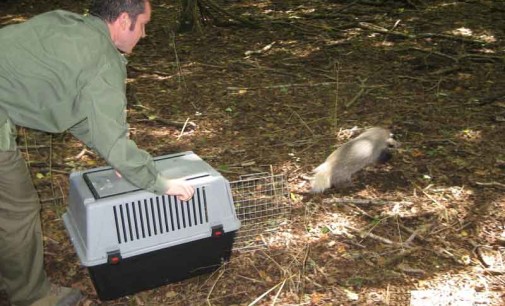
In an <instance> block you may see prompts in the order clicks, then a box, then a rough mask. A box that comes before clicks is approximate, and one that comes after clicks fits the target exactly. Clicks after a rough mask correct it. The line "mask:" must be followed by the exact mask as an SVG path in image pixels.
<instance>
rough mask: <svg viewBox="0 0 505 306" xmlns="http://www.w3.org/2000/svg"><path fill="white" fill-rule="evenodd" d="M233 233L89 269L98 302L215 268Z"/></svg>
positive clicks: (226, 255)
mask: <svg viewBox="0 0 505 306" xmlns="http://www.w3.org/2000/svg"><path fill="white" fill-rule="evenodd" d="M234 237H235V232H230V233H225V234H223V235H222V236H221V237H217V238H215V237H209V238H205V239H201V240H196V241H192V242H190V243H186V244H181V245H176V246H172V247H169V248H166V249H161V250H158V251H154V252H150V253H145V254H141V255H138V256H134V257H129V258H125V259H123V260H122V261H121V262H120V263H119V264H116V265H112V264H108V263H106V264H102V265H98V266H92V267H88V270H89V273H90V276H91V280H92V281H93V284H94V286H95V289H96V292H97V294H98V297H99V298H100V299H101V300H113V299H117V298H120V297H122V296H125V295H131V294H134V293H137V292H139V291H143V290H148V289H153V288H156V287H159V286H162V285H165V284H169V283H173V282H177V281H181V280H183V279H187V278H190V277H193V276H197V275H201V274H204V273H208V272H212V271H214V270H216V269H218V268H219V267H220V266H221V264H222V263H223V261H228V260H229V259H230V255H231V249H232V246H233V240H234Z"/></svg>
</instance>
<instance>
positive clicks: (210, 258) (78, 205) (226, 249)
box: [63, 152, 240, 300]
mask: <svg viewBox="0 0 505 306" xmlns="http://www.w3.org/2000/svg"><path fill="white" fill-rule="evenodd" d="M155 164H156V167H157V168H158V169H159V170H160V171H161V173H163V174H165V175H166V176H168V177H182V178H185V179H186V180H187V181H189V182H191V184H192V186H194V188H195V195H194V196H193V198H192V199H191V200H189V201H188V202H182V201H179V200H178V199H177V198H176V197H174V196H168V195H162V196H158V195H155V194H153V193H150V192H147V191H144V190H140V189H139V188H137V187H135V186H133V185H131V184H130V183H128V182H127V181H126V180H125V179H121V178H118V177H117V176H116V174H115V171H114V170H113V169H112V168H110V167H102V168H96V169H92V170H87V171H82V172H75V173H72V174H71V175H70V190H69V203H68V209H67V212H66V213H65V214H64V215H63V220H64V223H65V227H66V229H67V231H68V233H69V236H70V239H71V241H72V243H73V245H74V247H75V250H76V252H77V255H78V256H79V259H80V261H81V263H82V264H83V265H84V266H86V267H87V268H88V270H89V273H90V276H91V279H92V281H93V284H94V286H95V289H96V291H97V294H98V296H99V298H100V299H102V300H110V299H115V298H118V297H121V296H125V295H129V294H133V293H136V292H138V291H141V290H145V289H150V288H155V287H158V286H160V285H163V284H167V283H171V282H175V281H179V280H182V279H185V278H189V277H192V276H196V275H199V274H203V273H207V272H210V271H213V270H215V269H217V268H218V267H220V265H221V264H222V262H223V261H226V260H228V259H229V258H230V255H231V250H232V247H233V241H234V237H235V233H236V231H237V230H238V229H239V227H240V221H239V220H238V219H237V216H236V213H235V209H234V205H233V200H232V194H231V189H230V185H229V182H228V181H227V180H226V179H225V178H224V177H223V176H221V175H220V174H219V173H218V172H217V171H216V170H214V169H213V168H212V167H211V166H210V165H208V164H207V163H205V162H204V161H203V160H202V159H201V158H199V157H198V156H197V155H196V154H194V153H192V152H185V153H180V154H173V155H167V156H161V157H157V158H155Z"/></svg>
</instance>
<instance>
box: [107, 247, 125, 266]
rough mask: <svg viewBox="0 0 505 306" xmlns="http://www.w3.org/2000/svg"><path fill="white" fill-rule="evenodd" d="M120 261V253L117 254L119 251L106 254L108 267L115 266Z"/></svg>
mask: <svg viewBox="0 0 505 306" xmlns="http://www.w3.org/2000/svg"><path fill="white" fill-rule="evenodd" d="M122 259H123V257H121V252H119V250H115V251H111V252H107V263H108V264H109V265H117V264H119V263H120V262H121V260H122Z"/></svg>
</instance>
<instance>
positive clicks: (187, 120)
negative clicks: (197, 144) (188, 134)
mask: <svg viewBox="0 0 505 306" xmlns="http://www.w3.org/2000/svg"><path fill="white" fill-rule="evenodd" d="M188 122H189V117H188V118H187V119H186V122H184V125H183V126H182V129H181V133H180V134H179V136H178V137H177V140H179V139H181V137H182V135H183V134H184V130H185V129H186V126H187V125H188Z"/></svg>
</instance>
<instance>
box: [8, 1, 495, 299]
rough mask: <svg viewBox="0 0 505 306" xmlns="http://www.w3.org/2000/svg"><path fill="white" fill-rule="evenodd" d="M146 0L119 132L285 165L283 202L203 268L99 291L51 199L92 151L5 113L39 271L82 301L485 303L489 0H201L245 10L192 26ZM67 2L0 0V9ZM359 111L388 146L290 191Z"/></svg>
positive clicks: (491, 227) (155, 149)
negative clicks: (347, 177) (377, 160)
mask: <svg viewBox="0 0 505 306" xmlns="http://www.w3.org/2000/svg"><path fill="white" fill-rule="evenodd" d="M152 2H153V9H154V13H153V16H152V22H151V23H150V24H149V25H148V29H147V31H148V37H147V38H146V39H144V40H142V41H141V42H140V43H139V45H138V46H137V48H136V49H135V51H134V54H132V55H131V56H129V58H128V59H129V64H128V68H129V80H128V81H129V83H128V85H129V90H128V96H129V99H130V101H129V102H130V104H131V105H130V109H129V122H130V125H131V128H132V133H131V135H132V138H133V139H134V140H135V141H136V142H137V143H138V144H139V146H140V147H141V148H144V149H146V150H147V151H149V152H150V153H152V154H153V155H164V154H168V153H173V152H179V151H186V150H192V151H194V152H195V153H197V154H198V155H199V156H201V157H202V158H203V159H205V160H206V161H207V162H208V163H209V164H211V165H212V166H213V167H214V168H216V169H218V170H219V171H221V173H222V174H223V175H224V176H225V177H227V178H228V179H230V180H236V179H237V178H238V177H239V175H243V174H250V173H255V172H272V173H276V174H285V175H286V177H287V184H288V187H289V191H290V193H289V199H290V200H291V205H292V207H291V208H292V209H291V215H290V217H289V218H288V219H286V220H284V222H282V223H281V224H280V225H279V227H278V228H277V230H276V232H275V234H274V235H273V236H272V237H271V238H270V240H269V243H267V245H266V246H265V247H263V248H258V249H256V250H253V251H249V252H240V251H236V252H234V254H233V256H232V258H231V260H230V262H229V263H227V264H225V265H224V266H223V267H222V268H220V269H219V270H217V271H216V272H215V273H213V274H211V275H203V276H199V277H195V278H192V279H189V280H185V281H182V282H179V283H175V284H170V285H166V286H162V287H160V288H157V289H154V290H148V291H144V292H140V293H138V294H135V295H134V296H129V297H124V298H121V299H118V300H114V301H109V302H101V301H100V300H99V299H98V297H97V295H96V293H95V291H94V288H93V284H92V283H91V280H90V277H89V274H88V272H87V270H86V268H85V267H82V266H81V265H80V263H79V260H78V258H77V256H76V254H75V252H74V249H73V247H72V245H71V243H70V241H69V239H68V236H67V234H66V232H65V229H64V226H63V222H62V219H61V215H62V213H63V212H64V211H65V205H66V203H65V202H66V197H67V191H68V174H69V173H70V172H71V171H73V170H78V169H87V168H93V167H96V166H99V165H103V164H104V162H103V160H102V159H100V158H99V157H97V156H96V155H94V154H93V153H91V152H89V151H86V150H83V149H84V147H83V146H82V145H81V144H80V143H79V142H77V141H76V140H75V139H74V138H72V136H70V135H68V134H64V135H52V136H50V135H46V134H42V133H36V132H33V131H27V130H24V129H20V136H21V137H20V146H21V147H22V149H23V152H24V154H25V156H26V157H27V159H28V160H29V161H30V164H31V169H32V171H33V175H34V181H35V183H36V186H37V188H38V190H39V191H40V194H41V199H42V202H43V210H42V219H43V226H44V240H45V243H46V249H45V250H46V253H45V258H46V267H47V273H48V274H49V276H50V277H51V279H52V280H53V281H54V282H56V283H59V284H63V285H66V286H74V287H78V288H80V289H82V290H83V291H84V292H85V293H86V295H87V299H86V300H85V301H83V303H82V305H96V304H100V305H503V301H504V300H505V289H504V288H505V262H504V256H505V196H504V190H505V142H504V136H503V135H504V134H505V42H504V39H505V4H504V3H503V1H485V0H466V1H445V0H444V1H428V0H423V1H421V0H415V1H414V0H411V1H343V0H342V1H338V0H333V1H330V0H327V1H323V0H305V1H301V0H300V1H281V0H271V1H251V0H243V1H240V0H237V1H219V0H217V3H219V4H220V6H221V8H223V9H226V10H227V11H228V12H229V13H231V14H232V15H233V16H240V17H241V18H246V19H247V20H251V21H253V22H254V23H256V24H257V25H258V27H256V28H255V27H251V26H249V27H247V26H243V24H236V23H227V24H226V25H222V26H217V25H216V22H221V23H224V21H229V20H224V19H225V17H223V16H224V15H222V14H221V15H215V16H218V18H216V19H214V20H212V19H207V24H206V25H205V26H204V27H203V32H202V33H175V32H174V30H175V26H176V21H177V16H178V13H179V10H180V8H179V7H178V6H177V5H176V4H177V1H166V0H153V1H152ZM85 7H86V1H71V0H37V1H35V0H19V1H14V0H10V1H3V2H0V25H7V24H11V23H16V22H20V21H22V20H25V19H26V18H29V17H31V16H33V15H35V14H38V13H41V12H45V11H48V10H52V9H67V10H71V11H74V12H77V13H83V12H84V10H85ZM214 13H215V12H214ZM185 122H186V123H187V124H186V125H184V123H185ZM370 126H383V127H387V128H390V129H391V130H392V131H393V132H394V134H395V138H396V139H397V140H398V141H400V142H401V147H400V148H399V149H397V150H396V152H395V155H394V157H393V159H392V160H391V162H390V163H388V164H387V165H383V166H377V167H370V168H367V169H365V170H363V171H361V172H360V173H358V174H357V175H356V176H355V177H354V183H353V185H352V186H351V187H349V188H346V189H341V190H336V189H330V190H328V191H326V192H325V193H323V194H317V195H314V194H310V193H308V191H309V182H308V180H307V178H308V177H309V175H310V171H311V170H312V169H313V168H314V167H315V166H317V165H318V164H320V163H321V162H323V161H324V159H325V158H326V156H328V154H330V153H331V151H332V150H334V149H335V148H336V147H337V146H338V145H339V144H342V143H343V142H345V141H346V140H348V139H350V138H351V137H352V136H353V133H352V131H353V130H354V129H356V128H360V129H361V128H367V127H370ZM2 298H3V299H4V301H3V302H0V305H2V306H4V305H8V304H7V302H6V301H5V299H6V297H5V295H3V296H2V295H0V300H1V299H2Z"/></svg>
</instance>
